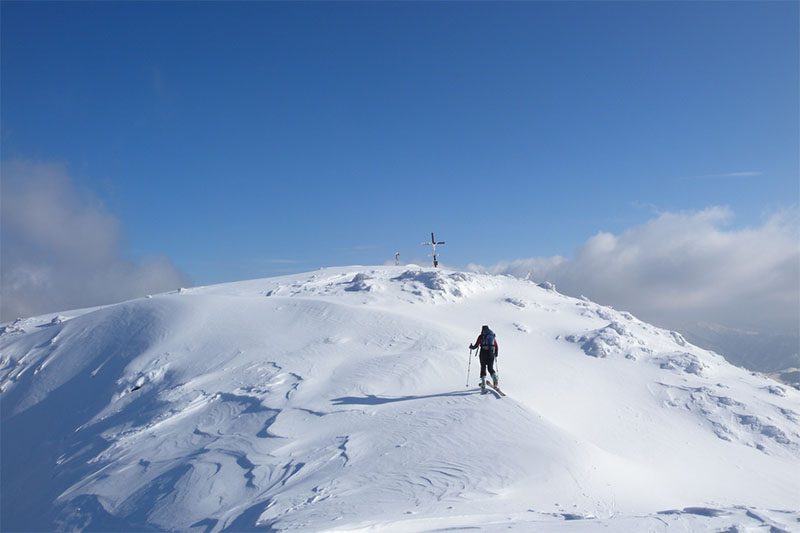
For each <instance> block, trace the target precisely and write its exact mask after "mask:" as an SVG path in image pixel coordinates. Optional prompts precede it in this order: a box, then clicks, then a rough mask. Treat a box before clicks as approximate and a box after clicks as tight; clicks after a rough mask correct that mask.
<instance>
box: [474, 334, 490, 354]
mask: <svg viewBox="0 0 800 533" xmlns="http://www.w3.org/2000/svg"><path fill="white" fill-rule="evenodd" d="M482 336H483V334H481V335H478V338H477V339H475V344H470V345H469V349H470V350H474V349H475V348H477V347H478V346H480V345H481V337H482ZM494 342H497V341H494Z"/></svg>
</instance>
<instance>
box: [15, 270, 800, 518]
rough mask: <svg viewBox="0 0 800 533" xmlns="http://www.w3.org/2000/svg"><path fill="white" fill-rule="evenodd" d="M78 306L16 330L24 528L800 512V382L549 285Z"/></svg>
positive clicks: (313, 282)
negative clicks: (491, 385) (492, 370)
mask: <svg viewBox="0 0 800 533" xmlns="http://www.w3.org/2000/svg"><path fill="white" fill-rule="evenodd" d="M62 315H63V316H54V315H49V316H42V317H36V318H32V319H25V320H18V321H16V322H14V323H13V324H8V325H6V326H5V327H4V328H3V329H2V334H0V387H2V392H0V401H2V404H1V405H0V407H1V408H2V435H1V444H2V448H1V449H0V450H1V452H2V456H1V457H0V468H1V469H2V470H1V472H0V474H1V477H0V480H1V482H2V485H1V486H0V489H1V490H0V497H1V498H2V508H1V509H0V510H1V511H2V515H0V520H1V521H2V522H1V523H0V526H1V528H2V529H3V530H4V531H9V530H50V529H54V528H57V529H65V530H66V529H68V530H104V531H114V530H124V531H131V530H136V531H148V530H174V531H208V532H216V531H243V530H263V531H279V530H295V531H372V530H387V531H430V530H437V529H446V528H455V529H467V528H475V527H479V528H481V529H483V530H489V531H493V530H501V529H502V530H504V531H505V530H508V529H509V528H511V529H512V530H513V529H516V530H519V531H531V530H541V531H562V530H563V531H572V530H579V531H595V530H598V531H599V530H607V528H609V527H611V528H613V529H614V530H618V531H647V530H651V531H659V530H663V529H666V528H667V527H670V526H672V528H677V529H678V530H680V529H686V530H690V529H700V530H705V529H714V528H716V529H717V530H721V529H726V528H727V529H728V530H731V531H733V530H737V531H745V530H753V531H759V530H764V531H769V530H770V528H773V530H786V531H791V530H795V531H796V530H799V529H800V392H799V391H797V390H794V389H792V388H789V387H785V386H781V385H780V384H778V383H777V382H775V381H772V380H770V379H768V378H766V377H764V376H762V375H757V374H751V373H749V372H746V371H744V370H742V369H740V368H737V367H734V366H732V365H730V364H728V363H726V362H725V361H724V359H723V358H721V357H719V356H717V355H715V354H713V353H711V352H707V351H704V350H701V349H699V348H696V347H694V346H692V345H690V344H688V343H687V342H686V341H685V340H684V339H683V338H682V337H681V336H680V335H678V334H677V333H674V332H669V331H664V330H660V329H658V328H655V327H652V326H650V325H648V324H646V323H643V322H641V321H639V320H637V319H636V318H635V317H633V316H631V315H630V314H628V313H624V312H618V311H615V310H613V309H610V308H607V307H602V306H599V305H596V304H594V303H592V302H590V301H587V300H578V299H574V298H569V297H566V296H563V295H561V294H559V293H557V292H556V291H555V290H554V289H553V288H552V287H548V286H541V287H540V286H537V285H535V284H533V283H531V282H528V281H523V280H519V279H514V278H510V277H501V276H490V275H480V274H472V273H469V274H468V273H462V272H453V271H446V270H438V271H434V270H431V269H426V268H419V267H415V266H407V267H347V268H331V269H324V270H320V271H317V272H313V273H308V274H301V275H293V276H286V277H280V278H271V279H264V280H255V281H248V282H240V283H232V284H226V285H217V286H212V287H203V288H196V289H189V290H186V289H182V290H180V291H177V292H174V293H170V294H164V295H157V296H153V297H148V298H142V299H139V300H134V301H130V302H126V303H122V304H118V305H112V306H107V307H103V308H97V309H90V310H81V311H74V312H71V313H63V314H62ZM482 324H489V325H490V326H491V327H492V329H493V330H494V331H495V332H496V333H497V338H498V343H499V344H500V357H499V361H498V362H499V369H500V375H501V387H502V388H503V389H504V391H505V392H506V393H507V394H508V396H507V397H505V398H502V399H500V398H499V397H498V396H496V395H495V394H493V393H492V394H486V395H481V394H480V393H479V391H478V389H477V387H476V384H477V380H478V371H479V368H478V362H477V359H474V358H473V360H472V362H471V364H469V351H468V345H469V344H470V343H471V342H474V341H475V338H476V337H477V335H478V333H479V331H480V326H481V325H482ZM468 371H469V383H468V384H467V373H468ZM732 528H739V529H732ZM748 528H750V529H748Z"/></svg>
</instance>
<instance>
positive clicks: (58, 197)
mask: <svg viewBox="0 0 800 533" xmlns="http://www.w3.org/2000/svg"><path fill="white" fill-rule="evenodd" d="M2 176H3V179H2V184H1V187H2V189H0V192H1V193H2V194H0V204H1V205H0V322H7V321H10V320H13V319H15V318H17V317H26V316H32V315H37V314H43V313H48V312H57V311H63V310H67V309H76V308H81V307H90V306H95V305H103V304H108V303H113V302H118V301H123V300H127V299H131V298H136V297H141V296H144V295H146V294H148V293H157V292H164V291H167V290H171V289H175V288H178V287H181V286H187V285H189V284H190V282H189V280H188V278H187V277H186V276H185V275H184V274H182V273H181V272H179V271H178V270H177V269H176V268H175V267H174V266H173V265H172V263H171V262H170V260H169V259H167V258H166V257H163V256H154V257H147V258H145V259H143V260H142V262H140V263H136V262H134V261H131V260H129V259H126V258H125V257H124V255H123V251H122V248H121V228H120V222H119V220H118V219H117V218H116V217H114V216H113V215H112V214H110V213H109V212H108V211H107V210H106V209H105V208H104V207H103V205H102V203H101V202H100V201H99V200H97V199H96V198H94V197H92V196H91V195H90V194H80V193H79V191H78V190H77V189H76V187H75V185H74V184H73V182H72V180H71V179H70V177H69V175H68V173H67V171H66V168H65V167H64V166H63V165H55V164H42V163H35V162H29V161H9V162H3V163H2Z"/></svg>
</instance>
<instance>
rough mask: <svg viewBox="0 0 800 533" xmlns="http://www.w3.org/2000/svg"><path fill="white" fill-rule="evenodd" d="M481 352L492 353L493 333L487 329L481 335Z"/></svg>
mask: <svg viewBox="0 0 800 533" xmlns="http://www.w3.org/2000/svg"><path fill="white" fill-rule="evenodd" d="M481 350H488V351H490V352H492V353H494V331H492V330H490V329H487V330H486V331H484V332H483V333H481Z"/></svg>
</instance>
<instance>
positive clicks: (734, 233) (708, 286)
mask: <svg viewBox="0 0 800 533" xmlns="http://www.w3.org/2000/svg"><path fill="white" fill-rule="evenodd" d="M732 216H733V213H732V212H731V211H730V210H729V209H727V208H723V207H711V208H708V209H705V210H703V211H699V212H691V213H663V214H661V215H659V216H658V217H656V218H654V219H652V220H650V221H649V222H647V223H645V224H643V225H641V226H638V227H634V228H631V229H629V230H627V231H625V232H624V233H622V234H620V235H613V234H610V233H599V234H597V235H595V236H594V237H592V238H590V239H589V240H587V241H586V242H585V243H584V244H583V245H582V246H581V247H580V248H579V249H578V250H577V252H576V254H575V257H574V258H572V259H566V258H563V257H558V256H557V257H545V258H532V259H519V260H517V261H513V262H510V263H499V264H496V265H493V266H490V267H483V266H479V265H470V268H472V269H474V270H479V271H490V272H494V273H505V274H511V275H515V276H521V277H524V276H526V275H528V273H529V272H530V274H531V277H532V278H533V279H536V280H548V281H551V282H553V283H555V284H556V286H557V288H558V290H559V291H560V292H562V293H564V294H569V295H573V296H578V295H581V294H583V295H585V296H587V297H589V298H590V299H592V300H594V301H597V302H599V303H602V304H607V305H612V306H614V307H615V308H618V309H624V310H627V311H630V312H632V313H634V314H636V315H638V316H640V317H641V318H642V319H644V320H647V321H650V322H654V323H656V324H659V325H662V326H665V327H670V328H673V329H680V328H685V327H686V326H687V325H688V324H692V323H700V322H706V323H709V322H710V323H717V324H722V325H725V326H727V327H730V328H747V329H757V330H758V331H761V332H769V333H771V334H789V335H794V336H797V334H798V328H800V326H799V325H798V324H800V316H799V315H800V230H799V229H798V228H799V227H800V224H798V210H797V208H793V209H791V210H787V211H784V212H782V213H779V214H775V215H773V216H771V217H770V218H769V219H767V220H766V221H765V222H764V223H763V224H762V225H761V226H760V227H756V228H749V229H742V230H730V229H726V228H727V226H728V224H729V222H730V220H731V218H732ZM795 353H796V350H795Z"/></svg>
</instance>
